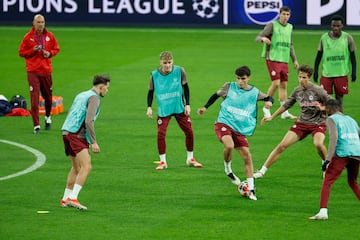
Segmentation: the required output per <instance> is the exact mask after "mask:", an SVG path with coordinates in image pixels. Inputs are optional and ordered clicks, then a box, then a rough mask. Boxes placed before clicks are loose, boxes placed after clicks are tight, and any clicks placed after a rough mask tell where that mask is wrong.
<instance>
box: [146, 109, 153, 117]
mask: <svg viewBox="0 0 360 240" xmlns="http://www.w3.org/2000/svg"><path fill="white" fill-rule="evenodd" d="M146 115H147V116H148V117H149V118H152V117H153V113H152V108H151V107H148V108H147V111H146Z"/></svg>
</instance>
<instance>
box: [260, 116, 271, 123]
mask: <svg viewBox="0 0 360 240" xmlns="http://www.w3.org/2000/svg"><path fill="white" fill-rule="evenodd" d="M271 120H272V117H263V118H262V119H261V123H260V124H261V125H264V124H265V122H269V121H271Z"/></svg>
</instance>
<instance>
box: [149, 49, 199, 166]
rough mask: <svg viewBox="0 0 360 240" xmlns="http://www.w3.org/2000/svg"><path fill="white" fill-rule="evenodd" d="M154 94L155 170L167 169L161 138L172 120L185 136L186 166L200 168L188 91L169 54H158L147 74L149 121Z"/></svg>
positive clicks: (183, 78) (181, 69)
mask: <svg viewBox="0 0 360 240" xmlns="http://www.w3.org/2000/svg"><path fill="white" fill-rule="evenodd" d="M154 92H155V96H156V102H157V105H158V116H157V146H158V152H159V158H160V162H159V164H158V166H157V167H156V170H164V169H166V168H167V161H166V141H165V137H166V131H167V128H168V125H169V122H170V120H171V117H175V119H176V121H177V123H178V124H179V126H180V128H181V130H182V131H183V132H184V134H185V145H186V150H187V158H186V164H187V165H188V166H193V167H196V168H201V167H202V164H201V163H199V162H197V161H196V159H195V158H194V133H193V129H192V124H191V118H190V91H189V86H188V81H187V78H186V74H185V70H184V68H182V67H180V66H177V65H174V59H173V55H172V53H171V52H169V51H164V52H161V53H160V67H159V68H157V69H155V70H154V71H152V72H151V77H150V84H149V91H148V95H147V106H148V107H147V112H146V115H147V116H148V117H149V118H152V117H153V112H152V108H151V105H152V102H153V97H154Z"/></svg>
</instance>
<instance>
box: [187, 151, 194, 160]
mask: <svg viewBox="0 0 360 240" xmlns="http://www.w3.org/2000/svg"><path fill="white" fill-rule="evenodd" d="M186 154H187V160H191V159H193V158H194V152H193V151H191V152H190V151H187V152H186Z"/></svg>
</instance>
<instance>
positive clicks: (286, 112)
mask: <svg viewBox="0 0 360 240" xmlns="http://www.w3.org/2000/svg"><path fill="white" fill-rule="evenodd" d="M284 103H285V101H280V106H282V105H284ZM282 114H284V115H286V114H289V112H288V110H286V111H285V112H283V113H282Z"/></svg>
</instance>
